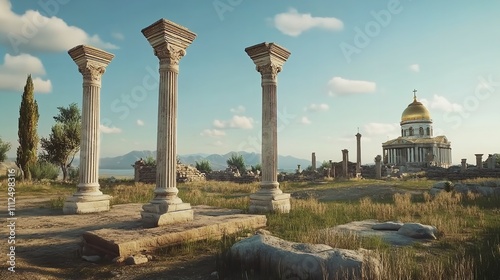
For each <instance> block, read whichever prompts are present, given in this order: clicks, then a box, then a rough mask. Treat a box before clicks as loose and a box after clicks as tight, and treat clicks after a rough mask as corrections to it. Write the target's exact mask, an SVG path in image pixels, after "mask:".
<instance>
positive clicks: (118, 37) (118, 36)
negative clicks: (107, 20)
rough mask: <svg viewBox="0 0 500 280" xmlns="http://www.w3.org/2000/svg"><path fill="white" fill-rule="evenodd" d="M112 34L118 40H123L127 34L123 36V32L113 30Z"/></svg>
mask: <svg viewBox="0 0 500 280" xmlns="http://www.w3.org/2000/svg"><path fill="white" fill-rule="evenodd" d="M111 36H113V38H115V39H116V40H120V41H123V40H124V39H125V36H123V34H122V33H120V32H113V33H111Z"/></svg>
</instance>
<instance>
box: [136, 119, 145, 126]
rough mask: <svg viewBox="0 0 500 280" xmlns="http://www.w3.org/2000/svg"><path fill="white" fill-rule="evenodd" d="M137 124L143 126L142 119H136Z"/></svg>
mask: <svg viewBox="0 0 500 280" xmlns="http://www.w3.org/2000/svg"><path fill="white" fill-rule="evenodd" d="M136 123H137V125H138V126H144V121H143V120H137V121H136Z"/></svg>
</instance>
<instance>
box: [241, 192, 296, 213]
mask: <svg viewBox="0 0 500 280" xmlns="http://www.w3.org/2000/svg"><path fill="white" fill-rule="evenodd" d="M249 212H250V213H270V212H278V213H289V212H290V194H289V193H281V194H259V193H258V192H257V193H255V194H252V195H250V209H249Z"/></svg>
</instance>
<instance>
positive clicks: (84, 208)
mask: <svg viewBox="0 0 500 280" xmlns="http://www.w3.org/2000/svg"><path fill="white" fill-rule="evenodd" d="M110 199H111V196H109V195H105V194H103V195H88V196H84V195H73V196H70V197H68V198H67V199H66V201H65V202H64V206H63V213H64V214H87V213H97V212H104V211H109V200H110Z"/></svg>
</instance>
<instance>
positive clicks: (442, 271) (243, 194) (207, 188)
mask: <svg viewBox="0 0 500 280" xmlns="http://www.w3.org/2000/svg"><path fill="white" fill-rule="evenodd" d="M492 182H493V183H492ZM433 183H434V182H433V181H427V180H407V181H377V180H358V181H356V180H352V181H328V182H322V183H290V182H287V183H282V184H281V188H282V189H283V190H284V191H285V192H288V193H293V192H296V191H304V190H308V191H322V190H328V189H333V188H348V187H354V186H362V185H363V186H371V185H378V186H380V185H383V186H392V187H395V188H399V189H402V190H428V189H430V187H431V186H432V184H433ZM467 183H481V184H484V185H492V186H494V185H496V186H499V185H500V184H499V183H498V179H496V180H493V179H478V180H475V181H468V182H467ZM178 188H179V196H180V197H181V198H182V199H183V201H184V202H189V203H191V204H192V205H200V204H204V205H211V206H217V207H227V208H237V209H242V210H243V211H247V209H248V207H249V198H248V194H250V193H253V192H255V191H256V190H257V189H258V188H259V185H258V183H254V184H234V183H228V182H213V181H209V182H198V183H186V184H179V185H178ZM17 189H18V192H19V194H18V195H40V194H44V195H51V196H52V197H53V199H52V200H51V205H50V206H51V207H54V208H60V207H62V204H63V202H64V198H65V196H67V195H70V194H71V193H73V192H74V191H75V190H76V188H75V187H74V185H66V184H58V183H43V184H41V183H40V184H19V185H18V187H17ZM153 189H154V186H153V185H146V184H136V183H134V182H131V181H127V180H121V181H120V180H119V181H117V182H113V183H111V182H109V181H107V180H102V181H101V190H102V191H103V192H104V193H106V194H109V195H112V196H113V199H112V201H111V203H112V204H121V203H131V202H134V203H147V202H149V200H151V199H152V197H153ZM291 203H292V210H291V212H290V213H289V214H267V218H268V226H267V228H266V229H267V230H269V231H271V232H272V234H273V235H275V236H278V237H280V238H283V239H286V240H290V241H295V242H307V243H322V244H327V245H330V246H332V247H336V248H345V249H358V248H361V247H362V248H366V249H371V250H373V252H374V254H376V255H377V256H378V257H379V258H380V260H381V263H382V267H383V279H500V265H499V264H500V198H499V197H479V196H477V195H473V194H468V195H461V194H459V193H453V192H442V193H440V194H439V195H437V196H436V197H432V196H430V195H429V194H428V193H426V192H424V193H423V194H421V195H413V196H412V195H410V194H395V195H394V196H393V197H392V199H391V200H390V201H375V200H372V199H371V198H369V197H365V198H360V199H359V200H356V201H346V202H343V201H330V202H324V201H323V202H319V201H318V200H316V199H314V198H308V199H293V198H292V201H291ZM364 219H377V220H380V221H389V220H391V221H401V222H419V223H423V224H429V225H434V226H436V227H437V228H438V230H439V234H438V240H437V241H435V242H433V243H432V244H431V245H430V246H424V245H414V246H410V247H397V248H396V247H392V246H389V245H388V244H385V243H384V242H383V241H382V240H381V239H377V238H368V239H362V238H359V237H358V236H355V235H352V234H351V235H349V234H347V235H346V234H344V235H339V234H337V235H332V234H324V233H322V231H320V230H321V229H324V228H328V227H333V226H336V225H339V224H344V223H348V222H351V221H356V220H364ZM242 234H246V233H242ZM237 239H238V237H237V236H227V237H225V238H223V240H221V241H215V240H212V241H203V242H196V243H189V244H184V245H183V246H180V247H176V248H170V249H162V250H159V251H158V252H157V253H158V254H160V255H164V256H167V255H171V254H172V253H175V254H180V255H193V256H195V255H196V254H198V253H199V252H200V251H204V252H207V250H208V251H209V252H211V253H214V254H216V253H217V254H219V255H220V256H223V255H224V254H223V251H224V250H225V249H227V248H229V247H230V246H231V245H232V244H233V243H234V242H236V240H237ZM172 250H174V251H172ZM219 267H220V269H221V270H224V269H223V267H224V259H223V258H222V257H221V258H220V261H219ZM220 273H222V274H224V271H220ZM242 275H245V276H244V277H242V279H254V278H252V275H251V274H248V273H242ZM255 279H257V278H255Z"/></svg>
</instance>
